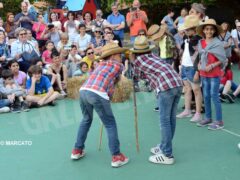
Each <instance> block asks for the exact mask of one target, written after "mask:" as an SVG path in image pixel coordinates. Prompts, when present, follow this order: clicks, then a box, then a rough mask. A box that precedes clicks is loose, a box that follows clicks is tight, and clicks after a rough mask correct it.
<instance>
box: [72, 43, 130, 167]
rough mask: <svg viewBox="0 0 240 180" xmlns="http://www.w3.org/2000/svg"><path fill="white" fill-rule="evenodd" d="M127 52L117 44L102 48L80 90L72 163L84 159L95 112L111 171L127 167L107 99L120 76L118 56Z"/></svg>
mask: <svg viewBox="0 0 240 180" xmlns="http://www.w3.org/2000/svg"><path fill="white" fill-rule="evenodd" d="M125 51H126V49H124V48H120V47H119V46H118V45H117V43H108V44H107V45H105V46H104V47H103V48H102V55H101V57H100V59H103V60H104V61H102V62H101V63H99V65H98V66H97V68H96V69H95V70H94V71H93V72H92V73H91V75H90V76H89V78H88V79H87V81H86V82H85V83H84V84H83V86H82V87H81V89H80V106H81V110H82V115H83V119H82V122H81V123H80V126H79V130H78V135H77V141H76V143H75V147H74V149H73V151H72V154H71V159H73V160H77V159H80V158H81V157H83V156H84V155H85V154H84V147H85V141H86V138H87V134H88V131H89V128H90V127H91V124H92V120H93V110H94V109H95V111H96V112H97V114H98V116H99V117H100V119H101V120H102V123H103V125H104V126H105V128H106V131H107V136H108V145H109V149H110V152H111V154H112V162H111V166H112V167H120V166H122V165H124V164H126V163H128V161H129V159H128V158H127V157H126V156H124V155H123V154H122V153H121V152H120V143H119V140H118V131H117V125H116V121H115V117H114V115H113V112H112V109H111V104H110V100H109V99H110V97H111V96H112V94H113V92H114V84H115V83H116V82H117V80H118V79H119V77H120V75H121V74H122V70H123V65H122V63H121V53H123V52H125Z"/></svg>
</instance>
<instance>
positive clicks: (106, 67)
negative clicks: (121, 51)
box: [80, 60, 123, 97]
mask: <svg viewBox="0 0 240 180" xmlns="http://www.w3.org/2000/svg"><path fill="white" fill-rule="evenodd" d="M122 70H123V65H122V64H121V63H120V62H118V61H113V60H109V61H103V62H100V63H99V65H98V66H97V68H96V69H95V70H94V71H93V72H92V73H91V75H90V76H89V78H88V79H87V81H86V82H85V83H84V84H83V85H82V87H81V89H80V90H86V89H88V90H93V91H95V92H96V91H98V92H102V93H107V94H108V96H109V97H111V96H112V95H113V92H114V83H115V82H116V80H117V79H118V78H119V77H120V75H121V73H122Z"/></svg>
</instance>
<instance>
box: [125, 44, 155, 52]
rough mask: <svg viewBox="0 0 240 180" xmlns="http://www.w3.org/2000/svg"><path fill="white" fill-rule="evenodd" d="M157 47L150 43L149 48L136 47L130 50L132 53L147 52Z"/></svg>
mask: <svg viewBox="0 0 240 180" xmlns="http://www.w3.org/2000/svg"><path fill="white" fill-rule="evenodd" d="M155 47H156V46H155V45H150V46H149V48H148V49H134V48H131V49H129V50H130V51H131V52H132V53H145V52H149V51H152V50H153V49H154V48H155Z"/></svg>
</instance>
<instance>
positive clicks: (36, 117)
mask: <svg viewBox="0 0 240 180" xmlns="http://www.w3.org/2000/svg"><path fill="white" fill-rule="evenodd" d="M238 74H239V73H238ZM137 101H138V114H139V142H140V153H136V147H135V131H134V114H133V110H132V109H133V108H132V107H133V105H132V100H130V101H128V102H126V103H124V104H113V111H114V114H115V116H116V119H117V123H118V130H119V137H120V141H121V150H122V152H124V153H125V154H126V155H128V156H129V157H130V163H129V164H128V165H126V166H124V167H122V168H119V169H113V168H111V167H110V161H111V156H110V153H109V151H108V147H107V142H106V133H105V132H104V135H103V144H102V151H101V152H99V151H98V142H99V133H100V121H99V119H98V117H97V116H94V122H93V126H92V128H91V130H90V132H89V136H88V139H87V142H86V153H87V155H86V157H84V158H83V159H82V160H80V161H76V162H73V161H71V160H70V153H71V150H72V147H73V145H74V141H75V137H76V133H77V129H78V125H79V121H80V119H81V112H80V108H79V105H78V101H72V100H62V101H59V102H58V105H57V106H56V107H44V108H41V109H33V110H31V111H30V112H28V113H20V114H1V115H0V127H1V129H0V179H1V180H16V179H18V180H55V179H56V180H75V179H78V180H79V179H81V180H110V179H111V180H112V179H114V180H120V179H121V180H123V179H127V180H128V179H131V180H141V179H147V180H155V179H161V180H186V179H187V180H188V179H191V180H215V179H216V180H238V179H239V176H240V174H239V168H240V150H238V149H237V143H238V142H240V137H239V136H238V134H240V118H239V112H240V103H239V102H238V103H236V104H234V105H232V104H223V117H224V120H225V128H226V130H227V131H228V132H226V131H221V130H220V131H215V132H213V131H209V130H207V129H206V128H199V127H196V125H195V124H192V123H190V122H189V120H188V119H183V120H178V121H177V131H176V136H175V138H174V155H175V158H176V164H175V165H172V166H163V165H154V164H151V163H149V162H148V157H149V155H150V152H149V149H150V148H151V147H152V146H153V145H155V144H157V143H159V140H160V132H159V126H158V125H159V120H158V119H159V118H158V113H156V112H153V110H152V109H153V108H154V104H155V99H154V95H153V94H151V93H138V94H137ZM182 102H183V99H181V103H180V104H182ZM180 106H181V105H179V111H181V108H180ZM231 133H232V134H231ZM234 133H235V134H234ZM9 140H22V141H26V140H29V141H32V145H31V146H7V145H1V143H3V142H6V141H9Z"/></svg>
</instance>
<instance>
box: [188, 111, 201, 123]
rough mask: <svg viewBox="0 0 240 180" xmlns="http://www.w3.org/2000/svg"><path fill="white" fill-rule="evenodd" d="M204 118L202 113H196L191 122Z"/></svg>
mask: <svg viewBox="0 0 240 180" xmlns="http://www.w3.org/2000/svg"><path fill="white" fill-rule="evenodd" d="M201 120H202V115H201V114H200V113H195V114H194V116H193V117H192V119H190V122H193V123H198V122H200V121H201Z"/></svg>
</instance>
